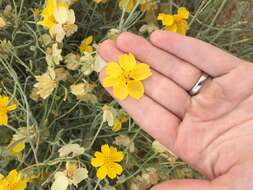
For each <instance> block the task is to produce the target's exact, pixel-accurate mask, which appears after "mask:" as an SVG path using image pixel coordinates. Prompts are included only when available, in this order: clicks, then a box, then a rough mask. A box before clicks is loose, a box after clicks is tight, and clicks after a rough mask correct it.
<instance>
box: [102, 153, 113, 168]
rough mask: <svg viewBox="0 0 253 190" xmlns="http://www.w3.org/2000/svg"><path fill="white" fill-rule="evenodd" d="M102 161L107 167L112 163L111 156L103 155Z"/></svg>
mask: <svg viewBox="0 0 253 190" xmlns="http://www.w3.org/2000/svg"><path fill="white" fill-rule="evenodd" d="M104 163H105V165H106V166H107V167H110V165H111V164H112V163H113V160H112V157H111V156H110V155H107V156H104Z"/></svg>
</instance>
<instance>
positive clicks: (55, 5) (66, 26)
mask: <svg viewBox="0 0 253 190" xmlns="http://www.w3.org/2000/svg"><path fill="white" fill-rule="evenodd" d="M69 7H70V2H69V1H63V0H62V1H61V0H47V3H46V6H45V8H44V9H43V11H42V13H41V16H42V17H43V20H41V21H39V22H38V24H39V25H42V26H43V27H45V28H46V29H49V32H50V34H51V36H52V37H53V38H54V39H56V41H57V42H61V41H62V40H63V39H64V37H65V35H66V36H70V35H72V34H73V33H74V32H76V31H77V26H76V25H75V13H74V10H73V9H70V8H69Z"/></svg>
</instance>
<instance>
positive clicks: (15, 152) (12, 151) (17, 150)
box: [10, 141, 25, 156]
mask: <svg viewBox="0 0 253 190" xmlns="http://www.w3.org/2000/svg"><path fill="white" fill-rule="evenodd" d="M12 144H13V143H12ZM11 146H12V145H11ZM24 149H25V141H22V142H20V143H18V144H16V145H14V147H12V148H11V149H10V154H11V155H12V156H16V155H18V154H19V153H21V152H22V151H23V150H24Z"/></svg>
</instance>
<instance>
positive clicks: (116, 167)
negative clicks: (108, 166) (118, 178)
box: [112, 163, 123, 175]
mask: <svg viewBox="0 0 253 190" xmlns="http://www.w3.org/2000/svg"><path fill="white" fill-rule="evenodd" d="M112 169H113V170H114V171H115V173H116V174H117V175H121V173H122V172H123V168H122V167H121V165H119V164H117V163H113V164H112Z"/></svg>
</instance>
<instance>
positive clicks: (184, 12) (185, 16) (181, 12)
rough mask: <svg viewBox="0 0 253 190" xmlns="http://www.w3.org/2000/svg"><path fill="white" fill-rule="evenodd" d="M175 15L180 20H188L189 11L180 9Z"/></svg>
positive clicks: (183, 8)
mask: <svg viewBox="0 0 253 190" xmlns="http://www.w3.org/2000/svg"><path fill="white" fill-rule="evenodd" d="M177 15H178V16H179V17H180V18H182V19H188V18H189V11H188V10H187V9H186V8H185V7H180V8H179V9H178V10H177Z"/></svg>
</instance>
